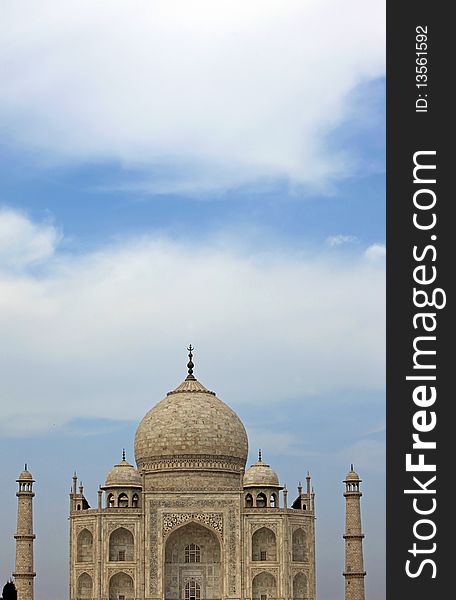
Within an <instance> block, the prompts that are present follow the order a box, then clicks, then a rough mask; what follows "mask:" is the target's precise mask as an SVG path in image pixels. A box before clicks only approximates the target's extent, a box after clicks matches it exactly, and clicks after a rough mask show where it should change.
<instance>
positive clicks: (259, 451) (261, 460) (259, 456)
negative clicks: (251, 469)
mask: <svg viewBox="0 0 456 600" xmlns="http://www.w3.org/2000/svg"><path fill="white" fill-rule="evenodd" d="M258 460H259V462H263V459H262V458H261V448H260V449H259V450H258Z"/></svg>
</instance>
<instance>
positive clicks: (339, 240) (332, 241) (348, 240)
mask: <svg viewBox="0 0 456 600" xmlns="http://www.w3.org/2000/svg"><path fill="white" fill-rule="evenodd" d="M357 241H358V238H357V237H356V236H355V235H342V234H338V235H331V236H329V237H328V238H327V239H326V243H327V244H328V246H331V247H334V246H341V245H342V244H353V243H355V242H357Z"/></svg>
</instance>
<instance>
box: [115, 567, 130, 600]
mask: <svg viewBox="0 0 456 600" xmlns="http://www.w3.org/2000/svg"><path fill="white" fill-rule="evenodd" d="M134 594H135V590H134V582H133V579H132V578H131V577H130V575H127V574H126V573H123V572H120V573H116V574H115V575H113V576H112V577H111V579H110V580H109V600H119V599H121V598H123V600H132V599H133V598H134V597H135V595H134Z"/></svg>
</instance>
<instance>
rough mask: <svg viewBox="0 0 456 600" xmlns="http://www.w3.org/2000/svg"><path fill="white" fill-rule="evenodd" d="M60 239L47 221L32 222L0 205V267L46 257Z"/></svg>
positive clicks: (16, 266)
mask: <svg viewBox="0 0 456 600" xmlns="http://www.w3.org/2000/svg"><path fill="white" fill-rule="evenodd" d="M59 239H60V234H59V232H58V231H57V230H56V229H55V228H54V227H53V226H52V225H51V224H48V223H41V224H36V223H32V222H31V221H30V220H29V219H28V218H27V217H26V216H25V215H23V214H21V213H19V212H17V211H13V210H11V209H8V208H1V207H0V269H1V268H3V269H5V268H8V269H11V268H13V269H18V268H19V269H20V268H23V267H24V266H27V265H30V264H33V263H37V262H41V261H43V260H45V259H46V258H49V257H50V256H51V255H52V254H53V253H54V249H55V247H56V245H57V244H58V242H59Z"/></svg>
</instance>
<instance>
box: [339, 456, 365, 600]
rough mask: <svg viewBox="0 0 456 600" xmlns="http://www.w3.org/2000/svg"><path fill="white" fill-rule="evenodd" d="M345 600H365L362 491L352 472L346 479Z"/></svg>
mask: <svg viewBox="0 0 456 600" xmlns="http://www.w3.org/2000/svg"><path fill="white" fill-rule="evenodd" d="M344 483H345V493H344V496H345V505H346V506H345V508H346V512H345V535H344V540H345V571H344V577H345V600H365V594H364V577H365V575H366V572H365V570H364V559H363V538H364V535H363V533H362V528H361V506H360V499H361V496H362V494H361V491H360V487H359V484H360V483H361V479H360V478H359V475H358V474H357V473H356V472H355V471H354V470H353V465H351V470H350V472H349V473H348V474H347V477H346V478H345V481H344Z"/></svg>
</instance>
